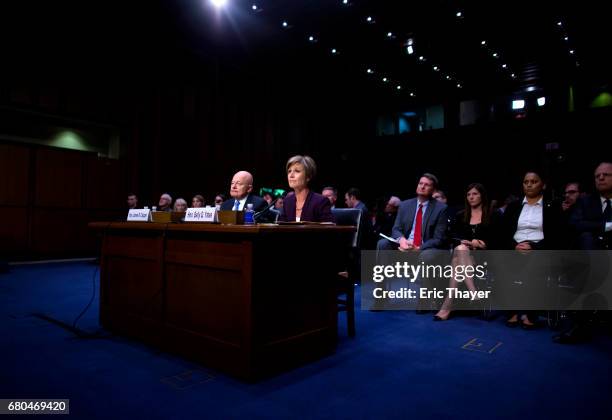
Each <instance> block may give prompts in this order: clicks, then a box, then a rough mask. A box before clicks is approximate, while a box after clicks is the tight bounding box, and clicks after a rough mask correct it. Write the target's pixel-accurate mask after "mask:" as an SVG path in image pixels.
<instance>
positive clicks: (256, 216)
mask: <svg viewBox="0 0 612 420" xmlns="http://www.w3.org/2000/svg"><path fill="white" fill-rule="evenodd" d="M279 198H280V197H276V198H275V199H274V200H273V201H272V203H270V205H269V206H268V207H266V208H265V209H263V210H260V211H258V212H257V213H255V214H254V215H253V220H255V221H256V222H257V221H258V220H257V218H259V217H260V216H261V215H263V214H266V213H268V212H269V211H270V210H272V209H273V208H274V205H275V204H276V202H277V201H278V199H279Z"/></svg>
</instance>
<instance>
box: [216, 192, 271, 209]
mask: <svg viewBox="0 0 612 420" xmlns="http://www.w3.org/2000/svg"><path fill="white" fill-rule="evenodd" d="M235 202H236V199H235V198H230V199H229V200H225V201H224V202H223V204H221V210H233V209H234V203H235ZM247 204H252V205H253V210H254V211H255V212H258V211H262V210H265V209H266V208H267V207H268V202H267V201H266V200H264V199H263V198H261V197H259V196H257V195H253V194H249V195H248V196H247V199H246V202H245V203H244V209H245V210H246V205H247Z"/></svg>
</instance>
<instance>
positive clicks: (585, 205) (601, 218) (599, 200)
mask: <svg viewBox="0 0 612 420" xmlns="http://www.w3.org/2000/svg"><path fill="white" fill-rule="evenodd" d="M595 188H596V190H597V193H596V194H592V195H588V196H586V197H581V198H579V199H578V201H577V202H576V204H575V206H574V209H573V213H572V215H571V217H570V224H571V225H572V227H573V228H574V230H575V232H576V234H577V235H578V244H579V247H580V249H583V250H610V249H611V248H612V247H611V245H612V203H611V201H612V163H611V162H603V163H601V164H599V166H597V168H596V169H595ZM592 315H593V313H592V311H577V312H576V313H574V314H572V316H571V321H572V322H571V325H570V328H568V329H567V330H566V331H564V332H562V333H561V334H559V335H556V336H554V337H553V341H555V342H557V343H561V344H573V343H578V342H581V341H585V340H586V339H588V338H589V336H590V331H589V321H590V318H591V317H592Z"/></svg>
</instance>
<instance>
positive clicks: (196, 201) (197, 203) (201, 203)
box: [191, 194, 223, 208]
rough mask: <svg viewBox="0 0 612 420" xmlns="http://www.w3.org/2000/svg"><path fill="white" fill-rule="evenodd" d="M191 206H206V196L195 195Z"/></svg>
mask: <svg viewBox="0 0 612 420" xmlns="http://www.w3.org/2000/svg"><path fill="white" fill-rule="evenodd" d="M222 202H223V201H222ZM191 207H193V208H198V207H204V197H202V196H201V195H200V194H196V195H194V196H193V198H192V199H191Z"/></svg>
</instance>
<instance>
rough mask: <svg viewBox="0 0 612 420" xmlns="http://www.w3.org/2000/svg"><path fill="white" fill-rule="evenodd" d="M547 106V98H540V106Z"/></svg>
mask: <svg viewBox="0 0 612 420" xmlns="http://www.w3.org/2000/svg"><path fill="white" fill-rule="evenodd" d="M544 105H546V97H544V96H541V97H539V98H538V106H544Z"/></svg>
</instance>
